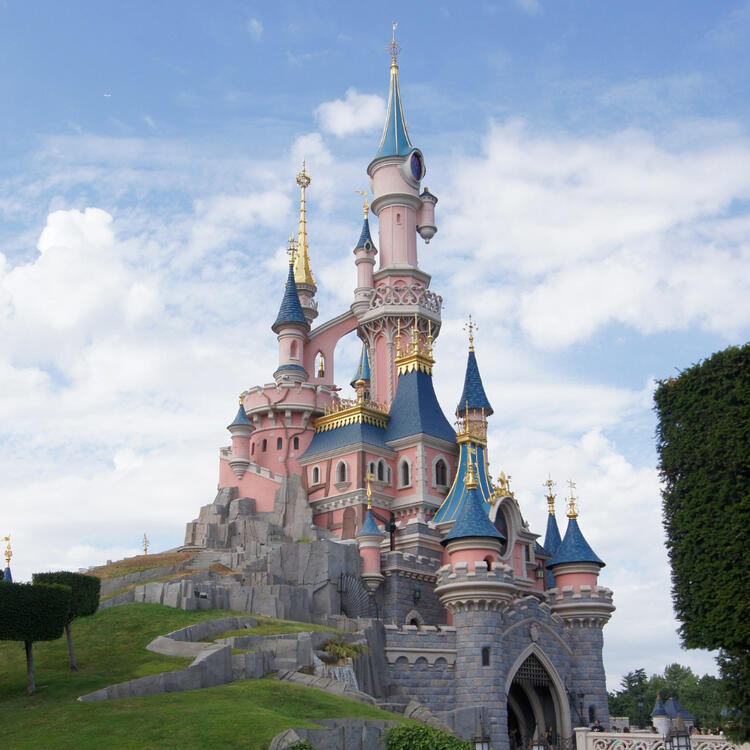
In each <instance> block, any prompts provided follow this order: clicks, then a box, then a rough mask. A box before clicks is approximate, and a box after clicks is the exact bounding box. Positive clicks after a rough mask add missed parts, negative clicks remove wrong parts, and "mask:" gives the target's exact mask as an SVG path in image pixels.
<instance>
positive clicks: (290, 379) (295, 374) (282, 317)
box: [271, 237, 310, 384]
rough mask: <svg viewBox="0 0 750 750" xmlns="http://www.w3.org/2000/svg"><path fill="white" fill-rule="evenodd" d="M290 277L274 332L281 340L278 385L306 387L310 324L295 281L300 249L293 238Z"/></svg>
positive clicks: (277, 372) (291, 239)
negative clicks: (307, 345) (303, 363)
mask: <svg viewBox="0 0 750 750" xmlns="http://www.w3.org/2000/svg"><path fill="white" fill-rule="evenodd" d="M287 252H288V253H289V273H288V275H287V281H286V286H285V288H284V296H283V298H282V300H281V306H280V307H279V314H278V315H277V316H276V321H275V322H274V324H273V325H272V326H271V330H272V331H273V332H274V333H275V334H276V336H277V338H278V340H279V366H278V368H277V370H276V372H274V374H273V377H274V379H275V380H276V382H277V383H279V384H281V383H284V382H286V383H304V382H306V381H307V379H308V375H307V371H306V370H305V368H304V367H303V366H302V361H303V357H304V349H305V342H306V340H307V333H308V331H309V330H310V324H309V323H308V321H307V318H306V317H305V313H304V311H303V310H302V305H301V304H300V300H299V295H298V293H297V284H296V282H295V279H294V262H295V256H296V249H295V244H294V238H293V237H290V238H289V248H288V250H287Z"/></svg>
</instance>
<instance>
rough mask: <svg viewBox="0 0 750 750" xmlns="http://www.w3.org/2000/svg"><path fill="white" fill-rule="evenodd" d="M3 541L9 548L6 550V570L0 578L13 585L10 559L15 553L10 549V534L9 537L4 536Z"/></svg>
mask: <svg viewBox="0 0 750 750" xmlns="http://www.w3.org/2000/svg"><path fill="white" fill-rule="evenodd" d="M3 541H4V542H8V546H7V547H6V548H5V570H4V571H3V574H2V575H1V576H0V581H6V582H7V583H13V575H12V574H11V572H10V558H11V557H13V551H12V550H11V548H10V534H8V536H4V537H3Z"/></svg>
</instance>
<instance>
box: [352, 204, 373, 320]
mask: <svg viewBox="0 0 750 750" xmlns="http://www.w3.org/2000/svg"><path fill="white" fill-rule="evenodd" d="M359 192H360V193H361V194H362V196H364V205H363V207H362V208H363V211H364V215H365V217H364V222H363V224H362V232H361V233H360V235H359V240H358V242H357V246H356V247H355V248H354V258H355V260H354V264H355V265H356V267H357V287H356V289H355V290H354V302H353V304H352V311H353V312H354V314H355V315H361V314H362V313H364V312H365V311H366V310H367V308H368V307H369V306H370V299H371V297H372V291H373V274H374V273H375V256H376V255H377V252H378V250H377V248H376V247H375V243H374V242H373V241H372V236H371V235H370V221H369V218H368V216H369V213H370V204H369V203H368V202H367V193H365V191H364V190H360V191H359Z"/></svg>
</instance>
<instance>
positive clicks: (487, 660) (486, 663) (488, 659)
mask: <svg viewBox="0 0 750 750" xmlns="http://www.w3.org/2000/svg"><path fill="white" fill-rule="evenodd" d="M482 666H483V667H490V666H492V649H491V648H490V647H489V646H482Z"/></svg>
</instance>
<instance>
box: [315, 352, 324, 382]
mask: <svg viewBox="0 0 750 750" xmlns="http://www.w3.org/2000/svg"><path fill="white" fill-rule="evenodd" d="M315 372H316V373H317V374H318V377H319V378H322V377H325V374H326V360H325V357H324V356H323V355H322V354H321V353H320V352H318V355H317V356H316V357H315Z"/></svg>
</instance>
